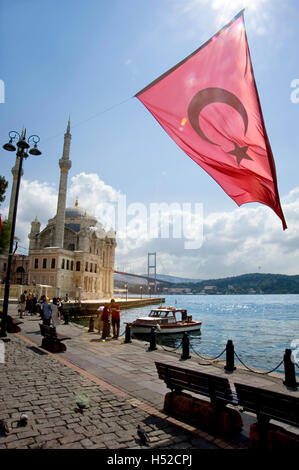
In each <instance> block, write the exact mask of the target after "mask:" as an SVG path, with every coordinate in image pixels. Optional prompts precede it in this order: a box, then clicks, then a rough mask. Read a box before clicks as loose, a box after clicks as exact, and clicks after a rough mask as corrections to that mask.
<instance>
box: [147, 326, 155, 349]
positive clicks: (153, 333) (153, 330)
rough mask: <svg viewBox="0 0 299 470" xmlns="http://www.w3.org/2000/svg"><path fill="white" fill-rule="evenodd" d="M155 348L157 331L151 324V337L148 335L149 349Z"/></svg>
mask: <svg viewBox="0 0 299 470" xmlns="http://www.w3.org/2000/svg"><path fill="white" fill-rule="evenodd" d="M156 349H157V332H156V328H155V327H154V326H153V327H152V328H151V337H150V347H149V350H150V351H155V350H156Z"/></svg>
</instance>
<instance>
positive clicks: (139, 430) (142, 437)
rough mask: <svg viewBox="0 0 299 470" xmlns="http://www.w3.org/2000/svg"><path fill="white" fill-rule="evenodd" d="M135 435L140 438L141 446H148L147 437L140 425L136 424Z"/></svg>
mask: <svg viewBox="0 0 299 470" xmlns="http://www.w3.org/2000/svg"><path fill="white" fill-rule="evenodd" d="M137 434H138V437H139V438H140V440H141V442H142V444H143V445H145V446H148V445H149V437H148V435H147V433H146V432H145V430H144V429H142V427H141V426H140V424H138V426H137Z"/></svg>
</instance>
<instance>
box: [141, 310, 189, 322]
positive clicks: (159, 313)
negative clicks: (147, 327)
mask: <svg viewBox="0 0 299 470" xmlns="http://www.w3.org/2000/svg"><path fill="white" fill-rule="evenodd" d="M176 313H180V314H181V318H177V316H176ZM148 318H150V319H153V318H160V319H164V320H166V322H167V323H172V322H174V323H177V322H178V321H182V322H186V321H191V320H192V317H190V316H188V315H187V310H185V309H177V308H175V307H164V308H154V309H152V310H151V312H150V314H149V317H148ZM163 323H164V322H163Z"/></svg>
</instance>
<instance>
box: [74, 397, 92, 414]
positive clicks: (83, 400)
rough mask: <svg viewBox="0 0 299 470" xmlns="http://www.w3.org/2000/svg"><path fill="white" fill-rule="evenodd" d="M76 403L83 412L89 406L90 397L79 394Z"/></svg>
mask: <svg viewBox="0 0 299 470" xmlns="http://www.w3.org/2000/svg"><path fill="white" fill-rule="evenodd" d="M76 404H77V405H78V408H79V409H80V411H81V413H82V412H83V410H84V409H85V408H88V407H89V398H88V397H85V396H84V395H77V396H76Z"/></svg>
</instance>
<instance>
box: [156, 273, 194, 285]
mask: <svg viewBox="0 0 299 470" xmlns="http://www.w3.org/2000/svg"><path fill="white" fill-rule="evenodd" d="M157 279H161V281H167V282H173V283H174V284H177V283H178V282H179V283H182V282H190V283H193V282H196V283H198V282H201V279H192V278H185V277H176V276H168V275H166V274H157Z"/></svg>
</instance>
